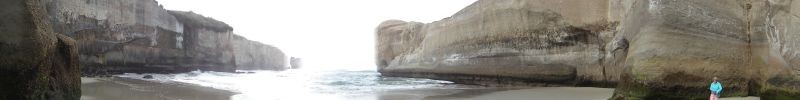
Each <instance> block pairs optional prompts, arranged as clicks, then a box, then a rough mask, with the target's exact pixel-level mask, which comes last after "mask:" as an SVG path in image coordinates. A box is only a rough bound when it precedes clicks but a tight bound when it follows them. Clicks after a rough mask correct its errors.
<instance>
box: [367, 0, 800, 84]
mask: <svg viewBox="0 0 800 100" xmlns="http://www.w3.org/2000/svg"><path fill="white" fill-rule="evenodd" d="M798 8H800V3H798V2H792V1H791V0H692V1H685V0H559V1H551V0H480V1H477V2H476V3H474V4H472V5H470V6H468V7H466V8H464V9H463V10H461V11H459V12H458V13H456V14H455V15H453V16H451V17H449V18H445V19H442V20H440V21H436V22H432V23H418V22H404V21H398V20H389V21H385V22H383V23H381V25H379V26H378V28H377V29H376V36H377V37H376V39H377V40H376V41H377V43H376V50H377V52H376V53H377V54H376V58H377V60H376V61H377V62H376V63H377V65H378V70H379V71H380V72H381V74H382V75H385V76H403V77H423V78H434V79H443V80H451V81H454V82H457V83H467V84H482V85H507V84H517V85H520V84H521V85H538V86H600V87H614V86H616V87H617V90H616V91H615V95H614V99H657V98H658V99H704V98H707V97H708V90H707V86H708V84H709V83H710V80H711V78H712V77H719V78H721V80H722V82H723V84H724V85H725V89H726V90H725V91H726V92H724V93H723V96H747V95H753V96H761V97H762V99H792V98H794V99H797V98H800V77H798V75H800V70H799V69H798V68H800V67H797V66H800V63H797V62H798V61H800V60H797V59H800V57H797V55H798V54H797V53H796V52H797V51H798V50H800V49H798V47H800V45H796V44H797V43H798V42H800V41H798V40H797V39H796V38H797V37H800V34H797V32H800V30H798V28H796V26H797V25H800V23H799V22H800V20H798V19H799V18H800V17H797V15H798V14H800V13H797V12H798V11H800V9H798Z"/></svg>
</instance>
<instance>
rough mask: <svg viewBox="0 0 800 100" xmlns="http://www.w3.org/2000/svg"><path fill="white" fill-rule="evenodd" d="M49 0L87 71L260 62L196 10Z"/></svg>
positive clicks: (228, 68) (51, 15)
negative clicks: (238, 49)
mask: <svg viewBox="0 0 800 100" xmlns="http://www.w3.org/2000/svg"><path fill="white" fill-rule="evenodd" d="M44 2H45V4H46V8H47V10H49V11H50V12H48V13H47V16H48V19H49V21H50V23H52V24H51V26H52V27H53V28H54V31H55V32H57V33H64V34H66V35H67V36H70V37H73V38H75V39H76V40H77V42H78V46H79V49H80V50H79V51H80V55H79V56H80V57H79V58H80V63H81V65H82V66H83V67H81V68H82V70H83V71H84V74H85V75H103V74H116V73H178V72H188V71H192V70H207V71H223V72H233V71H235V70H236V69H237V63H236V62H237V61H236V60H245V61H256V60H255V59H235V56H236V55H235V53H234V45H236V44H235V43H234V40H233V38H234V34H233V32H232V30H233V28H232V27H230V26H229V25H227V24H225V23H224V22H221V21H217V20H214V19H211V18H208V17H204V16H201V15H199V14H195V13H192V12H182V11H168V10H165V9H163V8H162V7H160V6H159V5H158V4H157V2H156V1H154V0H88V1H87V0H44ZM253 46H255V45H253ZM276 50H277V49H276ZM240 55H242V56H248V55H250V54H248V53H244V54H240ZM253 55H261V56H273V55H274V56H284V55H283V54H282V53H281V54H253ZM258 60H264V59H258ZM260 62H273V61H260ZM280 64H284V65H286V66H288V64H285V63H280Z"/></svg>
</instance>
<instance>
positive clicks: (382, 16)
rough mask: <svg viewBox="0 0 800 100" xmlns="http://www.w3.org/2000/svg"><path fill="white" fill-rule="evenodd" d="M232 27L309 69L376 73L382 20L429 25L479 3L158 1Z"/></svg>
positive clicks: (435, 0) (459, 0)
mask: <svg viewBox="0 0 800 100" xmlns="http://www.w3.org/2000/svg"><path fill="white" fill-rule="evenodd" d="M157 1H158V2H159V3H160V4H161V5H163V6H164V8H166V9H170V10H181V11H193V12H195V13H199V14H202V15H204V16H206V17H211V18H214V19H217V20H221V21H223V22H225V23H228V24H229V25H231V26H232V27H233V28H234V33H235V34H239V35H242V36H244V37H247V38H248V39H250V40H255V41H259V42H262V43H265V44H271V45H275V46H277V47H278V48H280V49H282V50H283V51H284V52H286V53H288V54H289V55H290V56H297V57H301V58H304V64H305V65H307V67H312V68H314V67H360V68H367V69H374V67H373V66H374V65H375V64H374V58H375V57H374V52H375V49H374V39H375V38H374V31H375V28H376V27H377V26H378V24H380V23H381V22H382V21H385V20H388V19H399V20H406V21H417V22H424V23H429V22H432V21H436V20H440V19H442V18H445V17H449V16H450V15H452V14H454V13H456V12H458V11H459V10H460V9H462V8H464V7H466V6H467V5H469V4H472V3H473V2H475V0H157Z"/></svg>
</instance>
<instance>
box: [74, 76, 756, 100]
mask: <svg viewBox="0 0 800 100" xmlns="http://www.w3.org/2000/svg"><path fill="white" fill-rule="evenodd" d="M81 81H82V83H83V84H82V85H83V86H81V89H82V92H83V96H81V100H230V99H231V98H232V96H233V95H235V94H238V93H235V92H232V91H227V90H220V89H214V88H210V87H202V86H197V85H192V84H188V83H179V82H163V83H162V82H151V81H145V80H139V79H129V78H120V77H108V78H81ZM613 92H614V89H613V88H593V87H514V88H510V87H506V88H501V87H457V88H417V89H398V90H385V91H379V92H375V93H370V94H365V95H349V96H346V95H342V96H339V98H328V99H337V100H338V99H342V100H607V99H608V98H610V97H611V96H612V94H613ZM721 100H759V99H758V97H728V98H722V99H721Z"/></svg>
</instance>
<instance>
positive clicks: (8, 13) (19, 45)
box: [0, 0, 81, 100]
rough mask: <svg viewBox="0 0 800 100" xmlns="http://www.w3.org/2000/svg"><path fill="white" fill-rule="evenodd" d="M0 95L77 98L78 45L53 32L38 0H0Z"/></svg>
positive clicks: (18, 99) (12, 99)
mask: <svg viewBox="0 0 800 100" xmlns="http://www.w3.org/2000/svg"><path fill="white" fill-rule="evenodd" d="M0 2H3V3H0V9H2V10H0V16H3V17H2V18H0V55H2V56H0V80H2V82H0V90H2V91H0V99H3V100H78V99H80V96H81V91H80V87H81V86H80V84H81V82H80V81H81V80H80V70H79V67H78V49H77V46H76V43H75V40H73V39H72V38H70V37H67V36H64V35H63V34H59V33H54V31H53V30H52V28H51V27H50V24H49V22H48V21H47V18H46V17H47V15H46V14H47V10H45V5H44V4H45V3H43V2H42V1H41V0H0Z"/></svg>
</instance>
